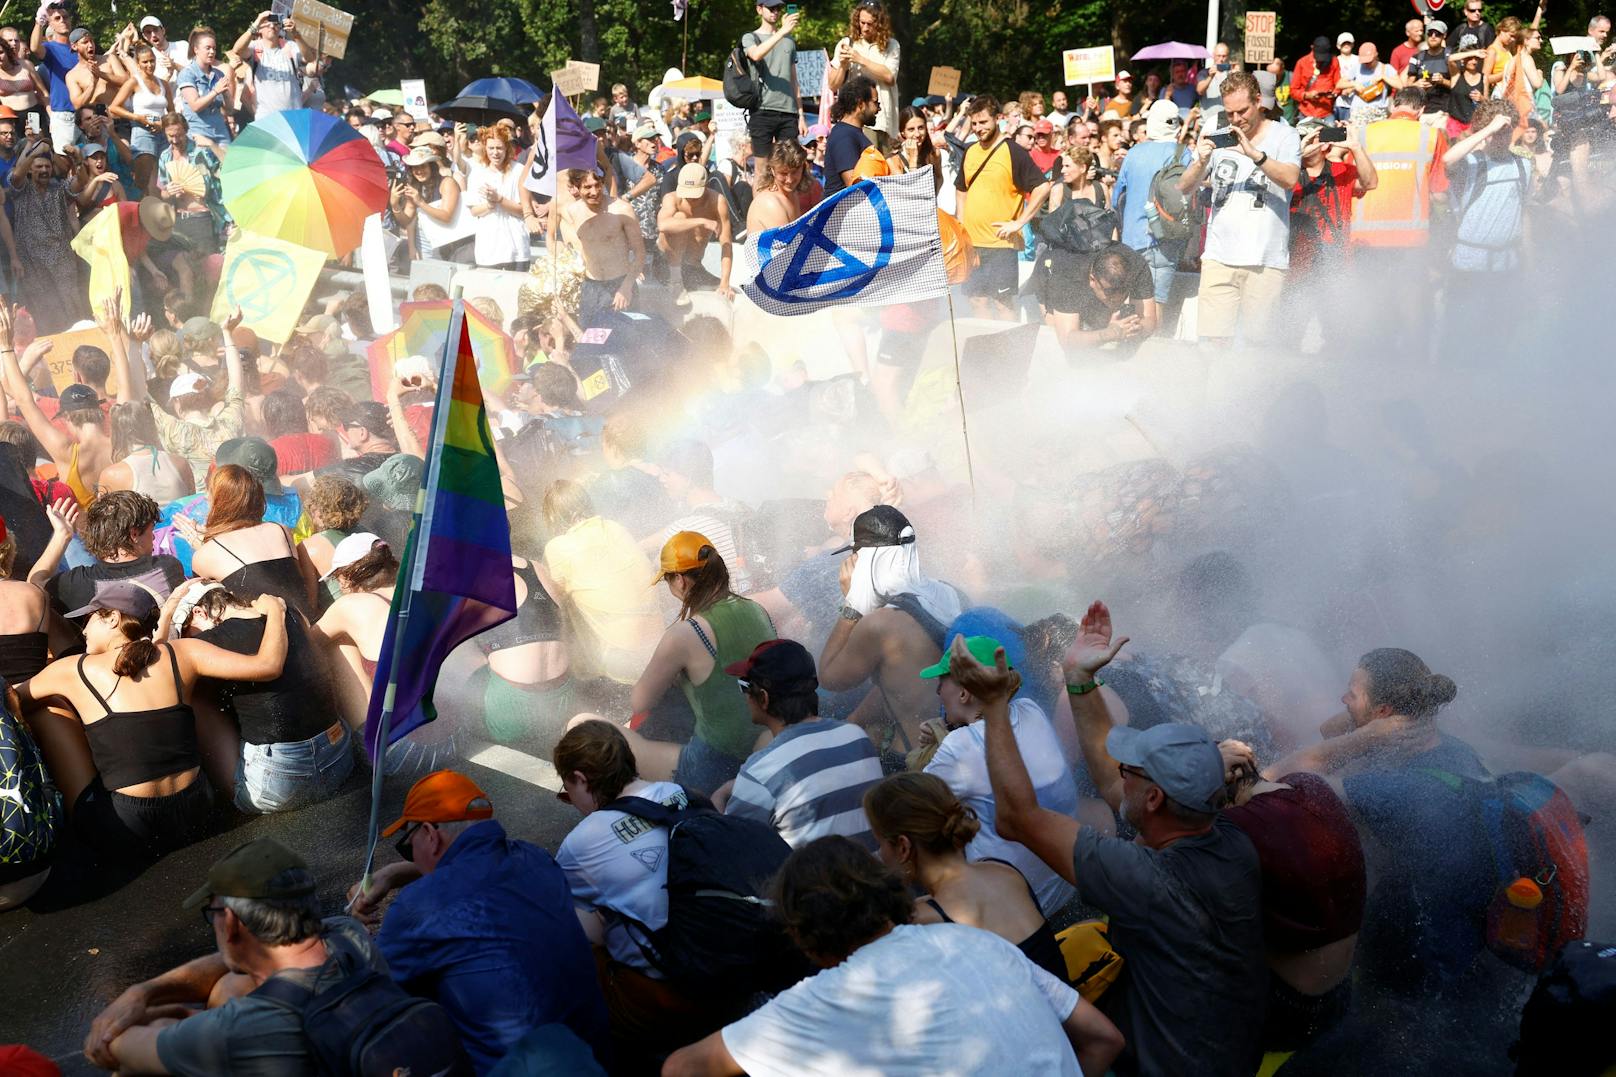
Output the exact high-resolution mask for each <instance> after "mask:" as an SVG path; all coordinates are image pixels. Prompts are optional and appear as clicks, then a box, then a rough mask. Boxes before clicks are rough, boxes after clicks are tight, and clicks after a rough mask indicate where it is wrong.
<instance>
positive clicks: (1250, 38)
mask: <svg viewBox="0 0 1616 1077" xmlns="http://www.w3.org/2000/svg"><path fill="white" fill-rule="evenodd" d="M1278 21H1279V20H1278V18H1277V17H1276V16H1275V14H1274V13H1273V12H1272V11H1248V12H1246V63H1248V64H1266V63H1268V62H1269V61H1270V60H1272V59H1273V58H1274V28H1275V26H1276V24H1277V23H1278Z"/></svg>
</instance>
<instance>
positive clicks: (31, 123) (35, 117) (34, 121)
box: [23, 112, 39, 135]
mask: <svg viewBox="0 0 1616 1077" xmlns="http://www.w3.org/2000/svg"><path fill="white" fill-rule="evenodd" d="M23 127H24V128H25V129H26V130H27V132H28V133H29V134H31V135H37V134H39V113H37V112H30V113H29V114H28V119H27V121H26V122H25V123H24V124H23Z"/></svg>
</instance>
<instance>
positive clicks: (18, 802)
mask: <svg viewBox="0 0 1616 1077" xmlns="http://www.w3.org/2000/svg"><path fill="white" fill-rule="evenodd" d="M61 814H62V809H61V797H60V795H59V794H56V793H54V792H52V787H51V784H50V777H49V775H48V774H47V773H46V771H45V761H44V757H43V756H41V755H40V753H39V747H38V746H37V745H36V744H34V738H33V737H31V736H29V735H28V730H27V729H26V728H25V727H24V726H23V724H22V722H21V721H19V720H18V719H17V718H16V717H15V716H13V715H12V713H11V710H10V708H9V707H7V706H6V703H5V681H4V680H0V883H7V882H14V881H16V880H18V879H24V878H27V877H28V876H30V875H33V874H36V873H37V872H40V871H43V870H44V869H45V868H46V867H47V866H49V864H50V862H51V858H52V856H53V855H54V854H55V852H56V827H57V823H58V821H59V820H60V818H61Z"/></svg>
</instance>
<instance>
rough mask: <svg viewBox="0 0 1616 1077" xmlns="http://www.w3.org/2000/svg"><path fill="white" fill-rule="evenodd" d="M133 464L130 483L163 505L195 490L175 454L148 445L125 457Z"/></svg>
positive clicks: (130, 470)
mask: <svg viewBox="0 0 1616 1077" xmlns="http://www.w3.org/2000/svg"><path fill="white" fill-rule="evenodd" d="M124 462H125V463H127V464H128V465H129V486H130V488H131V489H133V490H134V491H135V493H137V494H145V495H146V496H147V497H149V498H151V499H152V500H153V501H155V502H157V503H158V504H159V505H166V504H168V503H169V502H170V501H177V500H179V499H180V498H182V497H185V496H186V495H187V494H189V493H191V484H190V482H189V481H187V480H188V479H189V478H190V476H189V475H182V474H180V469H179V468H178V467H176V466H175V464H174V459H173V457H171V456H169V455H168V454H167V453H166V452H160V451H159V450H158V449H157V447H156V446H154V445H148V446H146V447H145V448H144V449H136V450H135V451H134V452H132V453H130V454H129V455H128V456H126V457H124Z"/></svg>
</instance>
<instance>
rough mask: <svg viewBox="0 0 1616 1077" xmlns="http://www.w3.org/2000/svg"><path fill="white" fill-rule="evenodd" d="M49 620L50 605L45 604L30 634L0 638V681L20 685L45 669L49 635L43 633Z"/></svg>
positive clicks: (48, 654) (19, 633)
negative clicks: (36, 625)
mask: <svg viewBox="0 0 1616 1077" xmlns="http://www.w3.org/2000/svg"><path fill="white" fill-rule="evenodd" d="M49 619H50V603H49V602H46V603H45V609H44V611H43V612H42V613H41V614H40V615H39V625H38V627H36V628H35V629H34V630H33V631H32V632H15V633H12V634H11V635H9V636H0V681H3V682H4V683H6V684H20V683H22V682H23V681H26V680H27V679H28V678H30V677H32V676H33V675H34V674H36V673H38V672H39V671H40V670H42V669H44V668H45V665H46V663H47V662H48V661H49V659H50V635H49V634H48V633H47V632H46V631H45V622H46V621H48V620H49Z"/></svg>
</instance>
